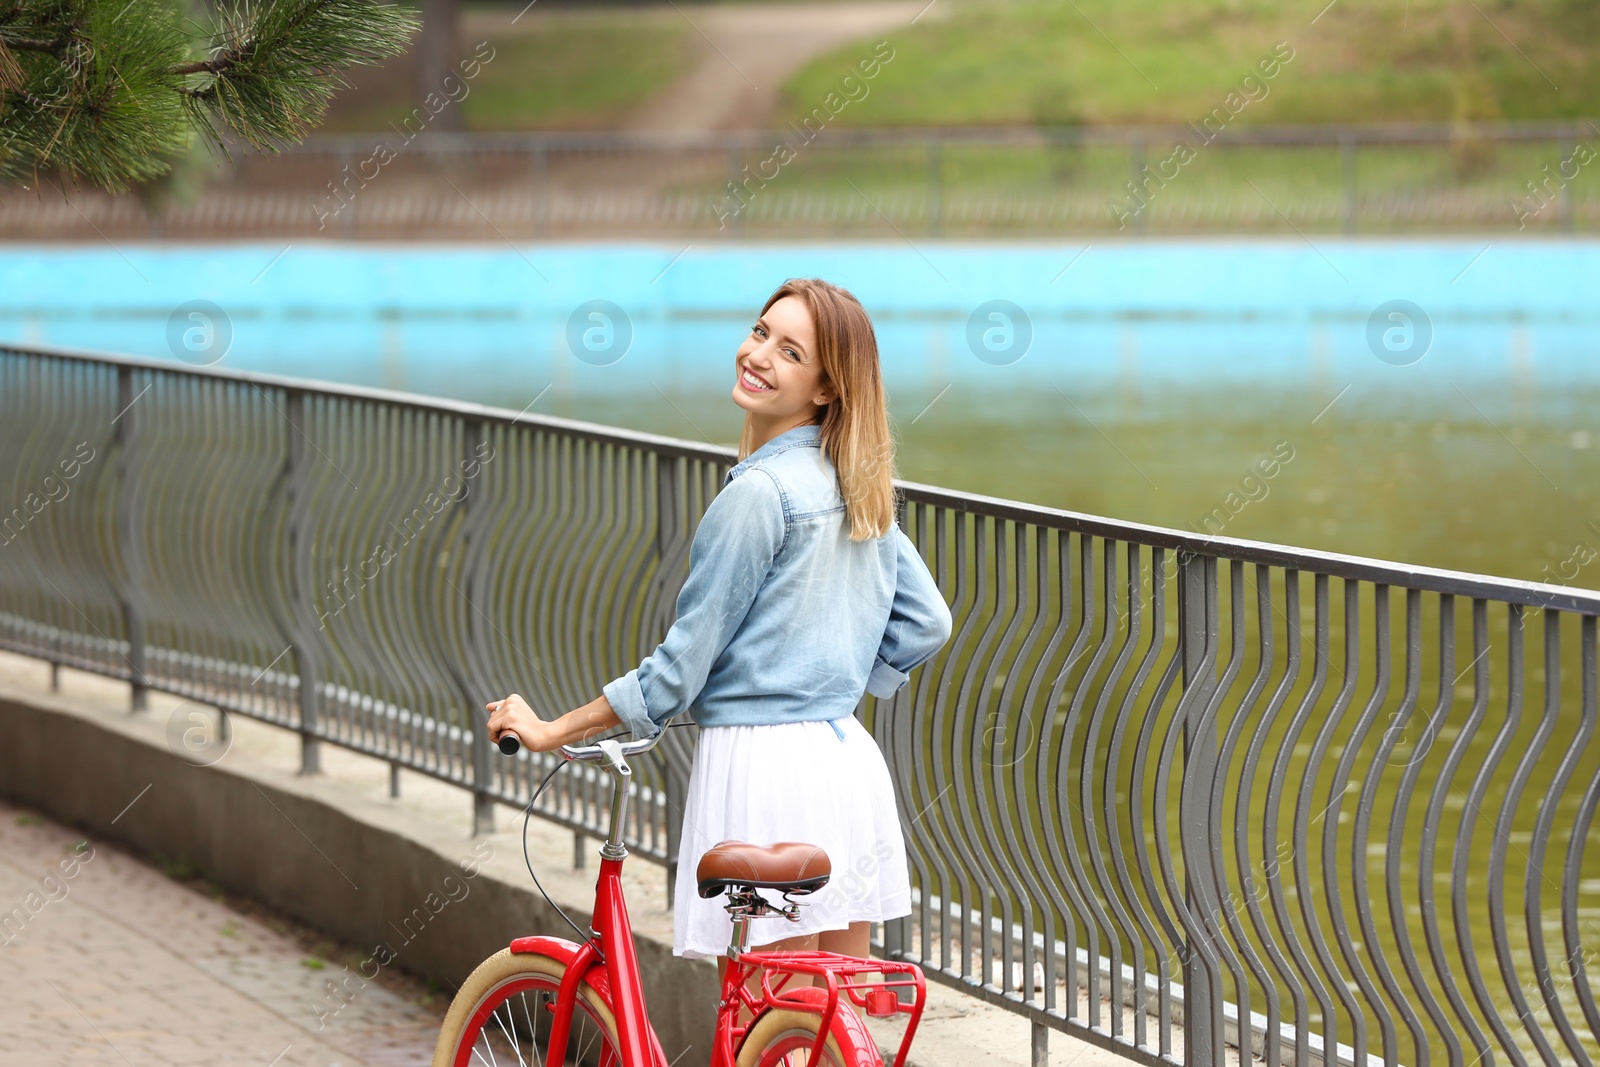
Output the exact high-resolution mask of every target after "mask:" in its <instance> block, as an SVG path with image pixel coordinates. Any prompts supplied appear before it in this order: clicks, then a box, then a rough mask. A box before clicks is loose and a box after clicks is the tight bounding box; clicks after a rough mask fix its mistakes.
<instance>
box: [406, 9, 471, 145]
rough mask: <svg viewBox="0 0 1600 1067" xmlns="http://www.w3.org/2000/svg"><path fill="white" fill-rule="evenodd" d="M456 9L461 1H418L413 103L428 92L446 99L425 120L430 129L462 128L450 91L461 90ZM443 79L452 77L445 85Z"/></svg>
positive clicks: (458, 107)
mask: <svg viewBox="0 0 1600 1067" xmlns="http://www.w3.org/2000/svg"><path fill="white" fill-rule="evenodd" d="M460 10H461V0H422V33H421V34H420V35H419V36H418V38H417V51H416V56H417V66H416V71H417V83H416V93H417V103H418V104H419V105H420V104H422V103H423V101H425V100H427V99H428V94H430V93H436V94H438V97H439V99H441V100H445V101H448V102H447V103H446V104H445V106H444V108H443V109H442V110H441V111H440V112H439V113H438V114H437V115H435V116H433V118H432V119H431V120H430V121H429V123H428V128H429V129H431V130H462V129H465V128H466V122H465V119H464V118H463V116H462V114H461V104H460V103H458V102H457V101H456V100H453V99H451V95H452V93H453V94H454V95H455V96H457V97H459V96H460V95H461V90H462V77H461V71H460V69H459V68H458V67H457V63H458V62H459V61H460V60H461V59H462V58H463V57H462V55H461V48H460V45H459V41H458V37H459V34H458V32H457V23H458V20H459V15H460ZM446 78H452V80H451V81H450V82H449V83H448V84H447V83H446V81H445V79H446ZM429 110H432V109H431V108H429Z"/></svg>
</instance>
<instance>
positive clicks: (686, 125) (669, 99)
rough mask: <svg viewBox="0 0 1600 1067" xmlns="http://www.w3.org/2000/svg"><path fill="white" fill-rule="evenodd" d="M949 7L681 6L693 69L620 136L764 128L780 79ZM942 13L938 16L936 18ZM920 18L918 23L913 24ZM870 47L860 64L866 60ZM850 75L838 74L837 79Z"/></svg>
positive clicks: (897, 2) (895, 1)
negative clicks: (628, 132) (687, 26)
mask: <svg viewBox="0 0 1600 1067" xmlns="http://www.w3.org/2000/svg"><path fill="white" fill-rule="evenodd" d="M950 2H951V0H940V2H937V3H934V4H933V5H932V6H931V7H930V6H929V5H928V0H909V2H906V0H860V2H852V3H796V4H727V5H715V6H700V5H693V6H684V5H680V6H679V10H680V13H681V17H683V18H685V19H687V20H689V23H690V27H691V28H690V31H689V35H688V43H689V45H690V47H692V48H694V49H695V58H694V65H693V66H692V67H691V68H690V70H689V72H688V73H687V74H685V75H684V76H683V77H682V78H681V79H679V80H678V81H677V82H676V83H674V84H673V85H671V86H668V87H667V89H666V90H665V91H663V92H661V93H660V94H658V95H657V96H656V97H655V98H654V99H652V100H650V101H648V102H647V103H645V104H644V105H643V106H642V107H640V108H639V109H638V111H636V112H635V113H634V114H633V115H632V116H630V117H629V119H628V121H627V122H625V123H624V124H623V125H624V128H626V129H633V130H727V129H752V128H759V127H762V126H765V125H767V124H768V122H769V116H770V113H771V111H772V108H773V106H774V105H775V104H776V103H777V99H778V88H779V86H780V85H782V84H783V81H784V79H786V78H787V77H789V75H790V74H793V73H794V72H795V71H796V70H798V69H800V68H801V67H802V66H804V65H805V64H806V63H807V62H809V61H810V60H811V59H813V58H814V57H816V56H818V55H820V54H822V53H824V52H827V51H830V50H832V49H834V48H838V47H839V46H840V45H844V44H848V43H850V42H851V41H866V40H867V39H869V38H874V37H875V36H876V35H885V36H886V35H889V34H892V33H893V32H895V31H896V30H899V29H902V28H904V27H906V26H908V25H910V23H911V20H912V19H914V18H915V19H918V21H919V22H920V21H921V20H923V19H931V18H939V17H942V16H943V15H944V13H945V12H946V11H948V10H949V7H950ZM941 9H944V10H941ZM919 13H920V17H919ZM871 51H872V49H871V42H870V41H868V43H867V44H866V45H865V46H864V48H863V51H862V55H863V57H865V56H867V55H870V54H871ZM846 73H849V72H848V71H847V70H844V69H841V70H840V71H839V74H840V76H841V77H842V76H844V75H845V74H846Z"/></svg>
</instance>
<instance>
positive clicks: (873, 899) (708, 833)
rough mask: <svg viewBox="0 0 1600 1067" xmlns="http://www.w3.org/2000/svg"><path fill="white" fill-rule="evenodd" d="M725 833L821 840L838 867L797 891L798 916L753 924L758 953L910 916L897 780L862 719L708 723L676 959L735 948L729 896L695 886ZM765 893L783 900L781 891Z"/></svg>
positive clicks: (682, 856) (688, 836) (682, 865)
mask: <svg viewBox="0 0 1600 1067" xmlns="http://www.w3.org/2000/svg"><path fill="white" fill-rule="evenodd" d="M724 840H734V841H748V842H751V843H752V844H758V845H771V844H775V843H777V842H779V841H804V842H806V843H808V844H813V845H820V846H821V847H822V850H823V851H824V852H826V853H827V854H828V861H829V864H830V866H831V867H832V869H833V875H832V877H831V878H829V879H828V884H827V885H826V886H824V887H823V888H822V889H820V890H818V891H817V892H815V893H810V894H806V895H797V896H795V897H793V899H794V900H795V901H797V902H799V903H800V904H801V905H802V906H801V908H800V919H799V921H798V922H790V921H789V920H788V919H785V918H784V917H783V916H781V915H774V916H764V917H761V918H756V919H752V920H751V921H750V933H749V937H748V939H747V941H746V944H747V945H748V946H749V947H751V948H755V947H757V946H760V945H765V944H768V943H770V942H773V941H777V940H780V939H782V938H787V937H802V936H805V935H807V934H814V933H817V932H819V931H822V930H844V929H846V928H847V927H849V925H850V924H851V923H852V922H861V921H863V920H864V921H868V922H883V921H884V920H885V919H896V918H899V917H901V916H903V915H910V914H911V880H910V875H909V872H908V870H907V868H906V853H905V842H904V839H903V838H902V837H901V832H900V814H899V811H898V810H897V809H896V807H895V799H894V782H893V781H892V780H891V779H890V777H889V768H888V766H887V765H886V764H885V763H884V760H883V753H882V751H880V750H879V748H878V743H877V741H875V740H874V739H873V737H872V735H871V734H870V733H868V732H867V729H866V727H864V726H862V725H861V722H860V720H859V719H857V718H855V716H853V715H847V716H845V717H844V718H842V719H836V720H834V721H832V722H785V723H773V724H771V725H766V726H708V727H703V728H701V730H700V738H699V743H698V745H697V746H696V749H695V757H694V767H693V770H692V771H691V773H690V775H689V790H688V798H687V802H686V804H685V807H684V812H683V836H682V839H681V842H680V844H679V848H678V877H677V883H676V885H675V887H674V892H675V900H674V906H673V913H674V914H673V938H672V952H673V955H676V956H683V957H685V958H687V959H700V958H703V957H706V956H721V955H725V954H726V953H727V951H728V943H729V941H731V940H732V938H733V920H732V919H730V918H729V917H728V913H727V911H725V910H724V906H725V905H726V904H727V895H726V894H725V893H724V894H719V895H717V896H715V897H712V898H711V899H709V900H705V899H702V898H701V896H700V893H699V891H698V888H697V886H696V884H695V868H696V867H697V866H699V864H700V857H701V856H702V855H704V854H705V852H706V850H707V849H709V848H710V847H711V846H712V845H715V844H716V843H717V842H718V841H724ZM764 894H765V895H766V896H767V898H768V899H769V900H771V901H772V902H773V903H774V904H776V905H782V903H783V899H782V895H781V894H780V893H777V892H775V891H772V890H766V891H764Z"/></svg>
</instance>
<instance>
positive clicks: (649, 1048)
mask: <svg viewBox="0 0 1600 1067" xmlns="http://www.w3.org/2000/svg"><path fill="white" fill-rule="evenodd" d="M591 932H592V933H593V934H594V937H592V938H590V939H589V940H588V941H585V942H583V943H582V944H574V943H573V942H571V941H568V940H567V939H565V938H560V937H519V938H517V939H516V940H515V941H513V942H511V951H512V952H538V953H542V954H544V955H547V956H551V957H554V958H556V959H560V960H562V961H564V962H565V964H566V973H565V974H564V975H563V977H562V979H561V988H560V990H559V991H558V992H557V994H556V1001H555V1005H554V1018H553V1019H552V1020H551V1027H550V1037H549V1043H548V1048H547V1050H546V1059H547V1061H548V1062H551V1063H563V1062H565V1057H566V1054H567V1037H568V1035H569V1033H570V1031H571V1026H572V1017H573V1012H574V1011H575V1010H576V1007H577V999H578V987H579V983H580V982H587V983H588V984H589V985H590V986H591V987H592V988H593V989H594V990H595V991H596V992H597V993H599V994H600V996H601V998H602V999H603V1000H604V1001H605V1002H606V1003H607V1004H609V1005H610V1006H611V1010H612V1012H613V1013H614V1015H615V1017H616V1025H617V1044H618V1046H619V1049H618V1051H619V1052H620V1053H621V1063H620V1064H619V1067H668V1065H667V1058H666V1053H665V1052H664V1051H663V1050H662V1048H661V1041H660V1039H659V1038H657V1037H656V1032H655V1028H654V1027H653V1026H651V1025H650V1016H649V1011H648V1009H647V1008H646V1005H645V997H644V986H643V984H642V982H641V981H640V978H639V960H638V957H637V956H636V955H635V954H634V948H633V928H632V925H631V923H630V922H629V920H628V905H627V901H626V900H625V899H624V897H623V893H622V860H621V859H609V858H602V859H601V861H600V876H599V879H598V880H597V882H596V883H595V908H594V923H593V924H592V929H591ZM757 971H761V972H764V973H763V974H762V977H761V991H760V994H759V995H757V994H756V993H754V992H752V991H751V990H750V989H748V988H746V985H745V983H746V981H747V980H748V979H749V978H750V976H751V975H753V974H755V973H756V972H757ZM885 971H887V972H889V973H891V974H899V973H904V974H905V977H903V978H893V979H868V980H859V981H858V980H857V978H858V976H860V975H874V974H880V973H883V972H885ZM797 974H808V975H814V976H820V977H821V978H822V979H823V985H822V986H820V987H819V986H797V987H795V988H793V989H786V988H785V987H786V986H788V984H789V979H790V977H792V976H793V975H797ZM775 976H776V977H777V979H778V980H777V981H776V983H774V981H773V979H774V977H775ZM897 988H907V989H914V990H915V991H916V995H915V998H914V999H912V1000H911V1001H909V1002H907V1001H902V1000H901V998H900V997H899V995H898V994H897V993H896V992H895V990H896V989H897ZM841 993H843V994H844V995H845V996H846V997H847V998H848V999H849V1001H850V1002H851V1003H852V1004H854V1005H855V1006H857V1007H859V1008H862V1009H864V1010H865V1011H866V1012H867V1014H868V1015H873V1016H879V1017H882V1016H887V1015H895V1014H902V1013H903V1014H908V1015H910V1016H911V1018H910V1020H909V1021H908V1022H907V1024H906V1032H905V1035H904V1036H903V1037H902V1038H901V1040H900V1048H899V1050H898V1053H897V1054H896V1056H895V1061H894V1064H893V1065H892V1067H903V1065H904V1063H905V1059H906V1053H907V1052H908V1051H909V1050H910V1048H911V1039H912V1036H913V1035H914V1034H915V1033H916V1029H917V1023H918V1022H919V1021H920V1020H921V1017H922V1009H923V1006H924V1004H925V1002H926V998H927V987H926V984H925V979H924V978H923V975H922V969H921V968H919V967H917V966H916V965H915V964H907V963H902V964H895V965H893V966H892V967H890V966H888V965H886V964H885V963H883V962H881V961H874V960H862V959H855V958H853V957H850V956H840V955H837V954H835V953H831V952H805V951H801V952H743V953H740V954H739V956H738V958H737V959H734V960H730V961H729V963H728V969H727V972H726V973H725V974H724V975H723V979H722V998H721V1000H720V1002H719V1003H718V1007H717V1020H716V1022H717V1029H716V1040H715V1043H714V1045H713V1047H712V1056H711V1067H732V1065H733V1062H734V1058H735V1056H736V1055H737V1053H738V1049H739V1043H740V1041H742V1040H743V1038H744V1035H745V1034H746V1033H747V1032H748V1031H749V1028H750V1025H753V1024H754V1022H755V1020H756V1019H757V1018H759V1016H760V1015H761V1013H762V1012H763V1011H766V1010H769V1009H783V1008H786V1009H794V1010H799V1011H806V1012H811V1013H814V1014H816V1015H818V1016H820V1021H819V1023H818V1026H817V1034H818V1038H817V1042H816V1044H814V1045H813V1046H812V1049H811V1054H810V1056H809V1057H808V1058H807V1062H808V1064H809V1065H811V1067H815V1065H816V1063H817V1059H818V1057H819V1056H820V1055H821V1052H822V1045H823V1043H824V1042H825V1041H826V1040H827V1038H828V1036H829V1034H830V1033H831V1032H832V1030H833V1025H832V1024H833V1021H834V1016H835V1015H836V1014H837V1013H838V1011H839V1010H840V1003H839V998H840V994H841ZM741 1007H744V1008H747V1009H749V1011H750V1015H751V1020H750V1023H749V1024H745V1025H740V1024H739V1009H740V1008H741ZM845 1010H849V1009H845ZM859 1033H860V1035H861V1036H862V1037H863V1039H865V1040H866V1047H865V1048H862V1049H860V1050H859V1051H861V1052H863V1053H870V1055H873V1056H875V1055H877V1046H876V1045H874V1044H872V1043H871V1041H870V1038H867V1037H866V1033H865V1029H864V1028H861V1029H860V1031H859ZM847 1036H848V1034H847Z"/></svg>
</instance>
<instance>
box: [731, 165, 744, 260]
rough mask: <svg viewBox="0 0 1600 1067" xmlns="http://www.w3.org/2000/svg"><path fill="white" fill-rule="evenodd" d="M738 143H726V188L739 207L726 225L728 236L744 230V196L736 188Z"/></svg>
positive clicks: (734, 235)
mask: <svg viewBox="0 0 1600 1067" xmlns="http://www.w3.org/2000/svg"><path fill="white" fill-rule="evenodd" d="M739 167H740V163H739V145H738V143H737V142H733V143H730V144H729V145H728V190H729V191H730V192H732V193H733V198H734V199H735V200H737V201H738V202H739V208H738V210H737V211H735V212H734V213H733V224H732V225H731V226H729V227H728V236H729V237H737V236H739V234H741V233H742V232H744V197H743V196H741V195H740V194H739V192H738V191H737V190H739V189H740V188H741V186H740V185H739Z"/></svg>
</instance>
